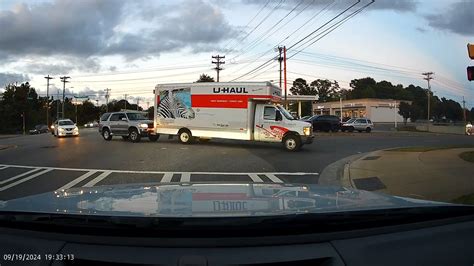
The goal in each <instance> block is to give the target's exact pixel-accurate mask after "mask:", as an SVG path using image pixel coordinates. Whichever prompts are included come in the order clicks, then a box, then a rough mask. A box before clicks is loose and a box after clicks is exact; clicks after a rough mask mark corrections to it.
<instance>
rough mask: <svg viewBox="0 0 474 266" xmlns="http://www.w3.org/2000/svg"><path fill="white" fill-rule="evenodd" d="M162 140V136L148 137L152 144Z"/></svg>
mask: <svg viewBox="0 0 474 266" xmlns="http://www.w3.org/2000/svg"><path fill="white" fill-rule="evenodd" d="M159 138H160V135H158V134H156V135H152V134H150V135H148V139H149V140H150V141H151V142H156V141H157V140H158V139H159Z"/></svg>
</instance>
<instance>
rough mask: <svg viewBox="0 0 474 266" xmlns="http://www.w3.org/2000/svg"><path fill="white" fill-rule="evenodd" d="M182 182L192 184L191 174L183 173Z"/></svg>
mask: <svg viewBox="0 0 474 266" xmlns="http://www.w3.org/2000/svg"><path fill="white" fill-rule="evenodd" d="M180 181H181V182H191V173H181V180H180Z"/></svg>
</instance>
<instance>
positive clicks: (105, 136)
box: [102, 128, 112, 140]
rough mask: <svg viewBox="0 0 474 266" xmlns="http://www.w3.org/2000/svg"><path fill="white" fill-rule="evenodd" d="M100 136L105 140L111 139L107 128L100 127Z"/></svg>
mask: <svg viewBox="0 0 474 266" xmlns="http://www.w3.org/2000/svg"><path fill="white" fill-rule="evenodd" d="M102 137H103V138H104V139H105V140H111V139H112V135H110V131H109V130H108V129H107V128H104V129H102Z"/></svg>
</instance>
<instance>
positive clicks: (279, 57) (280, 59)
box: [278, 46, 286, 100]
mask: <svg viewBox="0 0 474 266" xmlns="http://www.w3.org/2000/svg"><path fill="white" fill-rule="evenodd" d="M282 52H283V46H278V62H279V63H280V70H279V71H278V72H279V73H280V89H281V72H282V70H281V62H283V57H282V56H281V54H282ZM285 100H286V99H285Z"/></svg>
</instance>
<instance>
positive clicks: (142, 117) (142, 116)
mask: <svg viewBox="0 0 474 266" xmlns="http://www.w3.org/2000/svg"><path fill="white" fill-rule="evenodd" d="M127 116H128V119H129V120H132V121H133V120H148V117H146V115H145V114H141V113H127Z"/></svg>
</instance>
